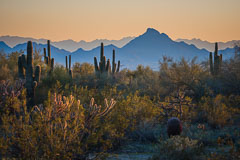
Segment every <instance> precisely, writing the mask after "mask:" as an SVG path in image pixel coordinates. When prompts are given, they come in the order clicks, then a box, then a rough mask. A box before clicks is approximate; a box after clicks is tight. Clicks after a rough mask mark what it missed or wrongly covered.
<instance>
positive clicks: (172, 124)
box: [167, 117, 182, 137]
mask: <svg viewBox="0 0 240 160" xmlns="http://www.w3.org/2000/svg"><path fill="white" fill-rule="evenodd" d="M181 132H182V124H181V121H180V120H179V119H178V118H177V117H172V118H170V119H169V120H168V122H167V134H168V136H169V137H171V136H176V135H180V134H181Z"/></svg>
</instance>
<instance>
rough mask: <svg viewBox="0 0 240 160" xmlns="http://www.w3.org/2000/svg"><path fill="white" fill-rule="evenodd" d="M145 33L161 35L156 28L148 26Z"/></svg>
mask: <svg viewBox="0 0 240 160" xmlns="http://www.w3.org/2000/svg"><path fill="white" fill-rule="evenodd" d="M145 34H151V35H159V34H160V33H159V32H158V31H157V30H156V29H154V28H148V29H147V31H146V32H145Z"/></svg>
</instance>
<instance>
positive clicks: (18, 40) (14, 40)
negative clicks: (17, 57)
mask: <svg viewBox="0 0 240 160" xmlns="http://www.w3.org/2000/svg"><path fill="white" fill-rule="evenodd" d="M0 41H3V42H5V43H6V44H7V45H8V46H9V47H11V48H13V47H14V46H16V45H18V44H23V43H26V42H27V41H32V42H36V43H42V44H44V43H46V42H47V40H46V39H35V38H30V37H19V36H1V37H0Z"/></svg>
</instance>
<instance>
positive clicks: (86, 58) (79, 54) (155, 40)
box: [0, 28, 234, 70]
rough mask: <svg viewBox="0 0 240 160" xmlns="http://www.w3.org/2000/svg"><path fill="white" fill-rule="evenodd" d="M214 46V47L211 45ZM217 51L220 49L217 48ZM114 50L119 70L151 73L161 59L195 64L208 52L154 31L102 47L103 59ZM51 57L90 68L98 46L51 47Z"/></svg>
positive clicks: (226, 55) (39, 47)
mask: <svg viewBox="0 0 240 160" xmlns="http://www.w3.org/2000/svg"><path fill="white" fill-rule="evenodd" d="M212 45H213V46H214V44H212ZM33 47H34V48H36V49H37V50H40V51H41V53H42V51H43V48H44V47H45V48H46V44H38V43H35V42H34V43H33ZM219 47H220V45H219ZM26 48H27V43H26V42H25V43H23V44H18V45H16V46H15V47H13V48H11V47H9V46H7V45H6V44H5V43H4V42H0V50H1V49H3V50H4V51H5V52H8V53H10V52H14V51H20V50H22V51H24V52H26ZM113 49H115V50H116V61H118V60H121V68H129V69H135V68H136V67H137V65H138V64H143V65H145V66H146V65H149V66H150V67H151V68H152V69H154V70H158V68H159V64H158V63H159V60H162V57H163V56H167V57H172V58H173V59H174V60H180V59H181V58H182V57H184V58H185V59H187V60H191V59H192V58H194V57H198V59H197V62H200V61H203V60H208V56H209V51H207V50H206V49H198V48H197V47H196V46H194V45H189V44H187V43H185V42H176V41H173V40H172V39H171V38H169V37H168V36H167V35H166V34H164V33H159V32H158V31H157V30H155V29H152V28H149V29H147V31H146V32H145V33H144V34H142V35H140V36H138V37H136V38H134V39H133V40H131V41H130V42H129V43H128V44H126V45H125V46H123V47H122V48H119V47H117V46H115V45H112V44H111V45H105V47H104V53H105V56H106V58H107V59H109V58H110V60H112V50H113ZM51 53H52V57H53V58H55V62H56V63H60V64H63V65H65V56H67V55H69V54H71V55H72V64H74V63H75V62H80V63H82V62H88V63H91V64H93V60H94V56H96V57H97V60H98V62H99V57H100V42H99V44H98V47H95V48H94V49H92V50H84V49H82V48H79V49H77V50H76V51H74V52H69V51H66V50H64V49H59V48H57V47H55V46H51ZM219 53H220V54H221V53H222V54H223V58H224V59H226V58H230V57H232V56H233V55H234V48H227V49H225V50H220V51H219Z"/></svg>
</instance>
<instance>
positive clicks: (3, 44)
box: [0, 41, 12, 53]
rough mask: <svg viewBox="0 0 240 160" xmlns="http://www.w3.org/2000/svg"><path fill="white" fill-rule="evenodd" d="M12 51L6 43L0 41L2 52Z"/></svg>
mask: <svg viewBox="0 0 240 160" xmlns="http://www.w3.org/2000/svg"><path fill="white" fill-rule="evenodd" d="M11 49H12V48H10V47H9V46H8V45H6V43H4V42H2V41H0V51H1V50H3V51H4V52H5V53H9V52H11Z"/></svg>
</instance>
